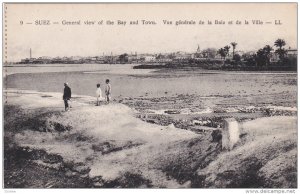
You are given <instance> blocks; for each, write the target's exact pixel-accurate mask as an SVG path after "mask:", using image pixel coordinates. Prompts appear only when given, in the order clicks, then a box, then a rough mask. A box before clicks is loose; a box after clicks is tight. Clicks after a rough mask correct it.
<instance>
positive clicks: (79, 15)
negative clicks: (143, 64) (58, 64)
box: [5, 3, 297, 61]
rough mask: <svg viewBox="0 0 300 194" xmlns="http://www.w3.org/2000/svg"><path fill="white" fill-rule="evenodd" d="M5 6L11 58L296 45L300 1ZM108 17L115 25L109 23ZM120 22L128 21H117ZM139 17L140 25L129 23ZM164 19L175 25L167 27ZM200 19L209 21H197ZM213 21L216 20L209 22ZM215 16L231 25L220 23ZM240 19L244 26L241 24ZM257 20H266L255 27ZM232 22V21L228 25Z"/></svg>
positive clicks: (252, 48)
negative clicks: (278, 42)
mask: <svg viewBox="0 0 300 194" xmlns="http://www.w3.org/2000/svg"><path fill="white" fill-rule="evenodd" d="M6 7H7V8H6V14H5V15H6V20H7V21H6V25H7V26H6V27H5V29H6V30H7V37H6V38H7V41H6V42H7V49H6V51H7V60H8V61H20V60H21V59H22V58H27V57H29V50H30V48H31V49H32V57H40V56H49V57H57V56H59V57H63V56H99V55H103V53H104V54H110V53H111V52H112V53H113V54H122V53H131V52H132V53H134V52H137V53H166V52H176V51H186V52H195V51H196V49H197V47H198V45H199V46H200V48H201V49H205V48H208V47H212V48H216V49H219V48H221V47H224V46H225V45H228V44H230V43H231V42H236V43H237V44H238V45H237V48H236V50H242V51H253V50H258V49H259V48H262V47H263V46H265V45H271V46H273V45H274V42H275V40H276V39H278V38H282V39H284V40H285V41H286V43H287V47H289V46H290V47H292V48H297V4H296V3H143V4H133V3H131V4H126V3H123V4H6ZM38 20H49V21H50V25H36V24H35V22H36V21H38ZM78 20H80V22H81V25H63V22H64V21H67V22H72V21H78ZM86 20H89V21H95V25H85V24H84V21H86ZM108 20H110V21H114V22H115V25H107V24H106V22H107V21H108ZM118 20H120V21H126V22H127V23H126V25H116V23H117V21H118ZM137 20H138V22H139V24H138V25H129V22H130V21H137ZM142 20H147V21H154V22H155V23H156V25H142ZM163 20H168V21H172V22H173V24H171V25H166V24H164V23H163ZM179 20H181V21H185V20H187V21H195V22H196V25H175V22H176V21H179ZM200 20H202V21H204V22H205V24H204V25H200V24H198V23H199V21H200ZM208 20H210V21H212V23H213V24H212V25H208V24H207V21H208ZM215 20H218V21H220V20H222V21H224V22H226V24H218V25H216V24H215ZM237 20H239V21H241V22H242V24H240V25H238V24H236V22H237ZM245 20H247V21H248V22H249V24H248V25H245V24H244V22H245ZM254 20H260V21H262V22H264V24H262V25H259V24H257V25H254V24H252V22H253V21H254ZM275 20H277V22H278V20H280V23H281V25H275ZM101 21H103V23H102V25H99V24H98V22H101ZM229 21H233V24H228V22H229ZM22 22H23V23H22ZM53 22H58V24H53ZM266 22H271V24H266ZM21 23H22V24H21ZM28 23H31V24H28ZM219 23H220V22H219Z"/></svg>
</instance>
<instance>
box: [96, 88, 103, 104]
mask: <svg viewBox="0 0 300 194" xmlns="http://www.w3.org/2000/svg"><path fill="white" fill-rule="evenodd" d="M96 97H97V104H96V106H99V105H100V100H101V98H102V92H101V88H100V84H97V90H96Z"/></svg>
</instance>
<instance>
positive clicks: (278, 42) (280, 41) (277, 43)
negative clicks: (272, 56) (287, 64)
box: [274, 38, 286, 50]
mask: <svg viewBox="0 0 300 194" xmlns="http://www.w3.org/2000/svg"><path fill="white" fill-rule="evenodd" d="M274 45H275V46H276V47H279V49H280V50H281V49H282V47H284V46H285V45H286V43H285V41H284V40H283V39H280V38H279V39H277V40H276V41H275V43H274Z"/></svg>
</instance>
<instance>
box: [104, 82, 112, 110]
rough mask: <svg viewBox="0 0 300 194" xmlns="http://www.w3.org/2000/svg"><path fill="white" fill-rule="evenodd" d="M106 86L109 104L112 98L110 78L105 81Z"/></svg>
mask: <svg viewBox="0 0 300 194" xmlns="http://www.w3.org/2000/svg"><path fill="white" fill-rule="evenodd" d="M105 83H106V87H105V96H106V102H107V104H109V101H110V98H111V86H110V84H109V79H107V80H106V81H105Z"/></svg>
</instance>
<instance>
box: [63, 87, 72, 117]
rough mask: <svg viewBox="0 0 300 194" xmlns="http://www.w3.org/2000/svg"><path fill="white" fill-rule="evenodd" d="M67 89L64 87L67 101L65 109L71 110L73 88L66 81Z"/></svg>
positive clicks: (64, 96)
mask: <svg viewBox="0 0 300 194" xmlns="http://www.w3.org/2000/svg"><path fill="white" fill-rule="evenodd" d="M64 86H65V89H64V95H63V100H64V102H65V111H69V110H70V105H69V103H70V99H71V88H70V87H69V86H68V83H64Z"/></svg>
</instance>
